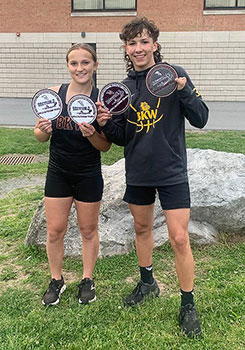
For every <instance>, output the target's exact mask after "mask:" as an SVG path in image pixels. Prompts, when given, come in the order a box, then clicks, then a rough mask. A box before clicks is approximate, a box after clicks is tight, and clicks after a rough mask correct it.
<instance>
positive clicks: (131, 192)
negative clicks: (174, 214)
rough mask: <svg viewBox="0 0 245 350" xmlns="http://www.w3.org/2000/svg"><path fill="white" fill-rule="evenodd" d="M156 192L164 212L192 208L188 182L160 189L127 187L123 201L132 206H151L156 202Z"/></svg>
mask: <svg viewBox="0 0 245 350" xmlns="http://www.w3.org/2000/svg"><path fill="white" fill-rule="evenodd" d="M156 192H158V196H159V199H160V203H161V207H162V209H163V210H169V209H181V208H190V189H189V184H188V182H184V183H181V184H177V185H171V186H159V187H148V186H131V185H127V187H126V191H125V194H124V197H123V200H124V201H125V202H127V203H130V204H136V205H150V204H153V203H154V202H155V195H156Z"/></svg>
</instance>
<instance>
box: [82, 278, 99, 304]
mask: <svg viewBox="0 0 245 350" xmlns="http://www.w3.org/2000/svg"><path fill="white" fill-rule="evenodd" d="M78 287H79V291H78V302H79V303H80V304H89V303H91V302H92V301H95V300H96V295H95V286H94V281H93V280H90V279H89V278H84V279H83V280H82V282H81V283H80V284H79V286H78Z"/></svg>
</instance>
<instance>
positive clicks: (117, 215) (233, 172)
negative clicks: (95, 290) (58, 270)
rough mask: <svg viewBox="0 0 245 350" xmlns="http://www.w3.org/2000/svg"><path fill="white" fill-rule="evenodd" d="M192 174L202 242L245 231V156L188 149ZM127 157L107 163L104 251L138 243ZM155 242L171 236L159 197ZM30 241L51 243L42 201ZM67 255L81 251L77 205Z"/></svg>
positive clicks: (194, 216) (194, 215) (194, 223)
mask: <svg viewBox="0 0 245 350" xmlns="http://www.w3.org/2000/svg"><path fill="white" fill-rule="evenodd" d="M187 157H188V174H189V182H190V191H191V203H192V205H191V208H192V209H191V220H190V223H189V233H190V237H191V239H192V240H193V241H194V242H196V243H198V244H209V243H213V242H216V241H217V239H218V233H219V232H231V233H234V234H236V233H238V234H242V233H245V215H244V213H245V156H244V155H242V154H233V153H225V152H216V151H212V150H200V149H188V150H187ZM124 173H125V171H124V159H121V160H119V161H118V162H117V163H115V164H114V165H111V166H103V175H104V182H105V187H104V196H103V201H102V204H101V211H100V217H99V236H100V251H99V256H107V255H115V254H123V253H127V252H129V251H130V250H132V249H133V248H134V238H135V234H134V225H133V219H132V216H131V214H130V211H129V209H128V205H127V203H125V202H123V201H122V196H123V193H124V190H125V176H124ZM153 232H154V240H155V246H160V245H162V244H163V243H164V242H166V241H167V239H168V233H167V226H166V222H165V217H164V215H163V212H162V209H161V207H160V204H159V200H158V199H157V200H156V205H155V220H154V229H153ZM26 243H27V244H37V245H40V246H45V244H46V220H45V213H44V205H43V201H42V202H41V203H40V205H39V207H38V208H37V210H36V212H35V214H34V216H33V219H32V222H31V224H30V227H29V230H28V233H27V237H26ZM65 255H66V256H79V255H81V237H80V233H79V229H78V225H77V217H76V212H75V208H74V206H73V207H72V210H71V214H70V217H69V225H68V230H67V234H66V237H65Z"/></svg>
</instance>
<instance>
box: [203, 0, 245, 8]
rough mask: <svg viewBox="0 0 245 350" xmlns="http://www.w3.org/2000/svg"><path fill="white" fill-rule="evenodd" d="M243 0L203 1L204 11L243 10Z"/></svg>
mask: <svg viewBox="0 0 245 350" xmlns="http://www.w3.org/2000/svg"><path fill="white" fill-rule="evenodd" d="M244 8H245V0H204V9H205V10H210V9H211V10H216V9H217V10H218V9H221V10H226V9H231V10H236V9H244Z"/></svg>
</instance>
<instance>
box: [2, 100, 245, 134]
mask: <svg viewBox="0 0 245 350" xmlns="http://www.w3.org/2000/svg"><path fill="white" fill-rule="evenodd" d="M207 105H208V107H209V110H210V114H209V121H208V123H207V125H206V126H205V128H204V130H205V129H206V130H245V102H207ZM35 123H36V116H35V114H34V113H33V111H32V109H31V99H27V98H0V126H25V127H33V126H34V125H35ZM186 128H187V129H195V128H193V127H192V126H190V125H189V123H188V122H187V123H186Z"/></svg>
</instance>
